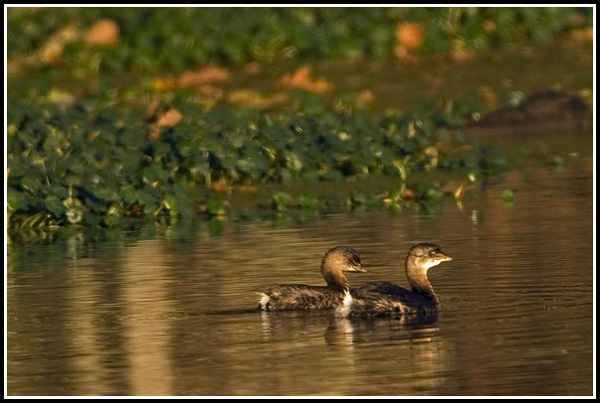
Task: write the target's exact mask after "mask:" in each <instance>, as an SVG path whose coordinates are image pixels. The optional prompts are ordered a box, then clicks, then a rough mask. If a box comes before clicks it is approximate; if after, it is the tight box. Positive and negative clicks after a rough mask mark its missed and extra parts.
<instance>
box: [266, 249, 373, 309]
mask: <svg viewBox="0 0 600 403" xmlns="http://www.w3.org/2000/svg"><path fill="white" fill-rule="evenodd" d="M345 271H348V272H366V270H365V269H364V267H363V266H362V263H361V261H360V256H359V255H358V253H357V252H356V251H355V250H354V249H352V248H350V247H347V246H336V247H335V248H332V249H330V250H329V251H328V252H327V253H326V254H325V256H323V259H322V261H321V274H322V275H323V277H324V278H325V281H326V282H327V285H326V286H313V285H305V284H276V285H272V286H270V287H267V288H265V289H259V290H257V293H258V294H259V295H260V296H261V298H260V301H259V302H258V309H260V310H263V311H281V310H289V309H327V308H329V309H332V308H335V307H336V306H338V305H340V304H341V303H342V301H343V300H344V293H345V292H346V291H348V290H349V289H350V285H349V283H348V280H347V279H346V276H344V273H343V272H345Z"/></svg>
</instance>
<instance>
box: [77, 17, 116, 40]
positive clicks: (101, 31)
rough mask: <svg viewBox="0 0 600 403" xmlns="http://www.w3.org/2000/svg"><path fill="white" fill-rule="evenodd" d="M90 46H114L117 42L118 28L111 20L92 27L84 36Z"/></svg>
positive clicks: (102, 21) (104, 20) (105, 20)
mask: <svg viewBox="0 0 600 403" xmlns="http://www.w3.org/2000/svg"><path fill="white" fill-rule="evenodd" d="M85 41H86V42H87V43H89V44H90V45H114V44H115V43H117V42H119V26H118V25H117V23H116V22H114V21H113V20H111V19H108V18H106V19H103V20H100V21H98V22H97V23H95V24H94V25H92V27H91V28H90V29H89V30H88V31H87V33H86V34H85Z"/></svg>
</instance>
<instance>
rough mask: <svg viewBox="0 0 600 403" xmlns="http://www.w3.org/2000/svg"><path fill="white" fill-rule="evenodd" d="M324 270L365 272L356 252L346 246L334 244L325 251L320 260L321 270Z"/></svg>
mask: <svg viewBox="0 0 600 403" xmlns="http://www.w3.org/2000/svg"><path fill="white" fill-rule="evenodd" d="M324 271H336V272H342V271H354V272H356V271H358V272H362V273H365V272H366V271H367V270H366V269H365V268H364V267H363V265H362V263H361V261H360V256H359V255H358V252H357V251H355V250H354V249H352V248H350V247H348V246H336V247H335V248H331V249H329V250H328V251H327V253H326V254H325V256H323V260H322V262H321V272H324Z"/></svg>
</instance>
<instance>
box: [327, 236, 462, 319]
mask: <svg viewBox="0 0 600 403" xmlns="http://www.w3.org/2000/svg"><path fill="white" fill-rule="evenodd" d="M448 260H452V258H451V257H450V256H448V255H446V254H445V253H443V252H442V250H441V248H440V247H439V246H438V245H435V244H430V243H420V244H418V245H415V246H413V247H412V248H411V249H410V251H409V252H408V256H407V257H406V275H407V277H408V282H409V284H410V287H411V290H407V289H405V288H402V287H399V286H397V285H395V284H392V283H389V282H377V283H371V284H367V285H364V286H362V287H359V288H354V289H352V291H351V292H350V291H349V290H347V291H346V292H345V296H344V301H343V302H342V303H341V304H340V305H338V306H337V307H336V314H337V315H339V316H344V317H348V316H349V317H356V316H405V317H406V316H414V315H435V316H437V315H439V312H440V301H439V300H438V298H437V296H436V295H435V293H434V292H433V287H432V286H431V283H430V282H429V279H428V278H427V270H429V269H430V268H432V267H434V266H437V265H438V264H440V263H441V262H446V261H448Z"/></svg>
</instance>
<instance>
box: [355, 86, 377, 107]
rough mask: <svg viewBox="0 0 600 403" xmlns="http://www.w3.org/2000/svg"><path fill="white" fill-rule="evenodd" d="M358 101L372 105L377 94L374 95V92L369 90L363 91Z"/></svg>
mask: <svg viewBox="0 0 600 403" xmlns="http://www.w3.org/2000/svg"><path fill="white" fill-rule="evenodd" d="M358 99H359V100H360V101H361V102H364V103H368V104H370V103H371V102H373V101H374V100H375V94H373V91H371V90H369V89H367V90H363V91H361V92H360V94H358Z"/></svg>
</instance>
